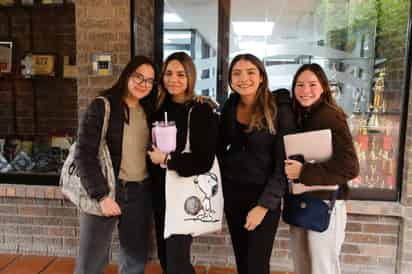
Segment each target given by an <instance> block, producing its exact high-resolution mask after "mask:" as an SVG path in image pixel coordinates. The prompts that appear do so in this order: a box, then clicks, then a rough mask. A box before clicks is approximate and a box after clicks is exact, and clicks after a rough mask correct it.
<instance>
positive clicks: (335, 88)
mask: <svg viewBox="0 0 412 274" xmlns="http://www.w3.org/2000/svg"><path fill="white" fill-rule="evenodd" d="M336 74H337V70H336V64H332V75H331V77H330V78H329V88H330V92H331V93H332V96H333V98H334V99H335V100H339V98H340V96H341V94H342V89H341V88H340V84H339V82H338V81H337V80H336Z"/></svg>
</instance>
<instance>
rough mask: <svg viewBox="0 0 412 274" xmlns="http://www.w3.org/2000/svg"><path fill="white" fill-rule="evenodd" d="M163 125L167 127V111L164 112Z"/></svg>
mask: <svg viewBox="0 0 412 274" xmlns="http://www.w3.org/2000/svg"><path fill="white" fill-rule="evenodd" d="M165 124H166V125H167V111H165Z"/></svg>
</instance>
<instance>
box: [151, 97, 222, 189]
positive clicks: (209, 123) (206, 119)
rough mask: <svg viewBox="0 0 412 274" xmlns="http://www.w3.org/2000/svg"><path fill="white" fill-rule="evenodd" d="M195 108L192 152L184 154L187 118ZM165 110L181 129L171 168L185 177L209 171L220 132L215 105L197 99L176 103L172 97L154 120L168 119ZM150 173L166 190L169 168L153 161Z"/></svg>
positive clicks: (157, 183) (192, 119)
mask: <svg viewBox="0 0 412 274" xmlns="http://www.w3.org/2000/svg"><path fill="white" fill-rule="evenodd" d="M191 107H193V108H192V113H191V117H190V149H191V153H181V152H182V151H183V150H184V148H185V144H186V134H187V118H188V113H189V109H190V108H191ZM165 111H167V116H168V120H169V121H174V122H175V123H176V128H177V136H176V151H175V152H172V153H171V159H170V160H169V161H168V164H167V165H168V168H169V169H171V170H175V171H176V172H177V173H178V174H179V175H180V176H183V177H188V176H193V175H196V174H201V173H205V172H207V171H209V170H210V169H211V168H212V165H213V160H214V157H215V152H216V142H217V135H218V132H217V130H218V126H217V115H216V114H215V113H214V112H213V110H212V108H211V107H210V106H209V105H208V104H200V103H194V102H190V103H185V104H178V103H174V102H172V101H171V99H170V97H166V100H165V102H164V103H163V105H162V106H161V108H160V109H159V110H158V111H156V112H155V114H154V115H153V120H152V122H155V121H164V112H165ZM150 173H151V176H152V178H153V182H154V184H155V190H156V191H160V192H164V187H163V185H164V183H165V169H163V168H161V167H160V166H159V165H153V164H151V165H150Z"/></svg>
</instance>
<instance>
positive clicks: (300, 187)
mask: <svg viewBox="0 0 412 274" xmlns="http://www.w3.org/2000/svg"><path fill="white" fill-rule="evenodd" d="M291 185H292V194H302V193H304V192H306V186H305V185H304V184H302V183H291Z"/></svg>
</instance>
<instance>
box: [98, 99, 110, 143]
mask: <svg viewBox="0 0 412 274" xmlns="http://www.w3.org/2000/svg"><path fill="white" fill-rule="evenodd" d="M96 98H98V99H101V100H103V102H104V120H103V127H102V133H101V135H100V146H99V147H102V146H103V144H104V143H105V142H106V135H107V129H108V128H109V118H110V103H109V100H107V98H106V97H104V96H98V97H96Z"/></svg>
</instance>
